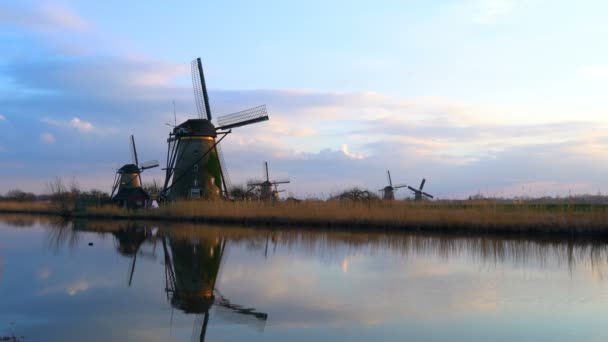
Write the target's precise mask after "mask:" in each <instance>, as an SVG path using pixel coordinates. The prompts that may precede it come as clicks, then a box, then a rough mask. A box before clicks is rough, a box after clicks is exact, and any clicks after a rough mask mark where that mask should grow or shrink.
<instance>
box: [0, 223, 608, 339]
mask: <svg viewBox="0 0 608 342" xmlns="http://www.w3.org/2000/svg"><path fill="white" fill-rule="evenodd" d="M0 220H1V218H0ZM5 222H7V223H5V224H0V272H2V273H4V274H2V275H1V276H0V291H2V293H5V292H4V291H7V292H6V293H13V294H14V296H11V298H8V301H7V302H5V303H6V304H5V306H4V307H1V306H0V322H1V321H3V320H5V321H8V320H9V319H11V320H14V321H17V322H18V323H19V325H20V326H24V328H23V330H22V331H16V333H17V334H19V335H25V336H26V337H27V338H28V340H37V339H36V337H40V336H45V339H46V340H61V338H62V337H63V340H65V335H61V334H60V333H59V332H55V330H53V327H54V326H56V325H57V326H61V324H62V322H63V323H65V325H68V324H72V323H69V322H71V321H72V320H74V319H75V317H77V316H82V317H83V318H86V320H85V321H86V322H89V323H87V329H84V328H82V329H83V331H82V332H81V333H82V334H83V335H82V336H84V335H85V334H87V335H92V336H91V337H87V339H88V340H91V341H95V340H99V341H103V340H124V341H140V340H146V341H147V340H151V341H166V340H174V341H183V340H188V339H190V337H192V339H191V340H200V341H203V340H205V338H206V337H208V338H209V339H210V340H214V339H223V340H242V339H245V338H247V339H252V340H274V341H281V340H286V339H289V340H298V339H299V340H311V339H321V340H328V339H330V340H331V339H348V340H361V341H363V340H369V339H371V338H374V336H382V339H383V340H403V339H406V338H409V339H411V340H431V341H433V340H446V339H448V338H449V339H451V340H488V339H490V340H514V339H515V340H522V339H524V340H534V339H538V337H539V336H541V337H542V336H544V337H546V336H545V335H543V333H547V332H546V331H545V330H543V326H547V324H548V322H550V323H551V325H552V326H556V327H557V328H555V329H556V330H555V331H553V332H551V334H550V336H551V337H554V338H551V340H568V339H569V338H571V337H572V335H568V334H571V333H578V334H583V335H584V336H587V337H589V336H593V337H597V336H603V335H601V334H600V333H599V331H600V330H599V329H600V328H601V327H602V326H603V325H601V324H599V323H597V324H596V323H595V322H596V321H594V317H603V314H605V312H604V309H603V308H604V307H606V304H608V286H607V284H606V282H605V281H604V274H605V270H606V266H607V265H608V248H607V244H606V243H605V242H603V241H597V240H571V241H568V240H553V239H535V240H529V239H523V238H510V239H505V238H499V237H491V236H484V237H463V236H446V235H424V234H387V233H374V232H356V233H351V232H345V231H319V230H296V229H293V228H291V229H250V228H243V227H217V226H197V225H159V223H150V224H146V223H132V222H131V223H129V222H92V221H77V222H62V221H54V220H45V219H43V218H32V219H27V220H26V219H19V218H14V217H13V218H9V219H6V220H5ZM23 222H29V224H25V225H24V224H23ZM13 223H17V224H13ZM38 241H40V243H38ZM89 243H91V246H90V245H89ZM41 246H43V250H40V247H41ZM47 251H50V252H51V255H50V256H49V255H48V254H47V253H46V252H47ZM66 252H67V253H66ZM42 271H44V272H42ZM125 273H126V274H127V276H126V277H125ZM0 274H1V273H0ZM32 275H33V276H32ZM28 277H29V278H28ZM32 277H34V278H33V279H32ZM24 284H26V285H24ZM13 297H14V298H13ZM11 301H12V302H11ZM11 303H12V304H11ZM24 303H25V304H24ZM61 306H66V307H68V308H69V310H68V311H69V312H68V313H63V315H64V316H62V315H57V310H58V309H57V308H58V307H61ZM79 306H82V308H80V309H79V308H78V307H79ZM539 308H540V309H539ZM579 308H580V309H579ZM72 311H73V312H72ZM16 313H19V315H17V316H14V315H16ZM51 318H52V320H51ZM50 321H52V322H53V323H52V324H50V323H47V322H50ZM522 321H527V322H530V324H528V325H524V324H522ZM193 322H194V326H193V325H192V323H193ZM566 323H568V324H566ZM25 326H27V328H25ZM471 326H474V327H475V328H467V329H464V328H463V327H471ZM110 327H111V328H110ZM252 327H253V328H254V329H252ZM561 327H564V328H563V329H565V330H567V331H561V330H560V329H561ZM567 327H570V328H568V329H570V330H568V329H567ZM573 327H574V328H573ZM577 327H585V329H582V328H581V329H578V328H577ZM255 328H257V329H255ZM45 329H46V330H45ZM78 329H79V328H78V327H75V328H73V329H72V330H70V333H71V334H76V335H77V333H78V331H77V330H78ZM484 329H485V330H484ZM75 330H76V331H75ZM53 332H55V335H53ZM3 333H4V332H3V331H2V327H0V336H2V335H3ZM585 334H587V335H585ZM185 335H188V336H187V337H186V336H185ZM190 335H192V336H190ZM452 337H453V338H452ZM497 337H501V338H497ZM68 339H69V338H68ZM72 339H74V338H72ZM581 339H582V340H584V339H585V338H581Z"/></svg>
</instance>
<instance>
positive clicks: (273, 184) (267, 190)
mask: <svg viewBox="0 0 608 342" xmlns="http://www.w3.org/2000/svg"><path fill="white" fill-rule="evenodd" d="M264 175H265V176H266V180H265V181H262V182H258V181H256V182H250V183H247V186H248V187H250V188H255V187H260V199H261V200H263V201H270V200H277V199H279V193H280V192H283V191H285V190H279V184H287V183H289V179H281V180H275V181H270V176H269V175H268V162H264Z"/></svg>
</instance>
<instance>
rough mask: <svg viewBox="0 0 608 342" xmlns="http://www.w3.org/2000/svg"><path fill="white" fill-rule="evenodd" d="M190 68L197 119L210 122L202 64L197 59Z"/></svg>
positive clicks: (209, 109) (209, 108)
mask: <svg viewBox="0 0 608 342" xmlns="http://www.w3.org/2000/svg"><path fill="white" fill-rule="evenodd" d="M190 66H191V69H192V88H193V90H194V101H195V103H196V111H197V113H198V118H199V119H207V120H209V121H211V107H210V106H209V95H208V94H207V85H206V84H205V73H204V72H203V63H202V62H201V59H200V58H197V59H195V60H193V61H192V62H191V63H190Z"/></svg>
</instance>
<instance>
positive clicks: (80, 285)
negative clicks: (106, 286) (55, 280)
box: [66, 280, 89, 296]
mask: <svg viewBox="0 0 608 342" xmlns="http://www.w3.org/2000/svg"><path fill="white" fill-rule="evenodd" d="M88 289H89V283H88V282H87V281H84V280H81V281H78V282H75V283H73V284H70V285H69V286H68V288H67V289H66V292H67V293H68V294H69V295H70V296H75V295H76V294H78V292H84V291H87V290H88Z"/></svg>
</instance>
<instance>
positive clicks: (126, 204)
mask: <svg viewBox="0 0 608 342" xmlns="http://www.w3.org/2000/svg"><path fill="white" fill-rule="evenodd" d="M129 142H130V148H131V158H132V163H131V164H125V165H124V166H122V167H121V168H120V169H118V171H116V177H115V178H114V185H113V186H112V194H111V197H112V202H114V203H115V204H117V205H118V206H119V207H123V208H131V209H134V208H142V207H146V206H147V205H148V203H149V201H150V195H149V194H148V193H147V192H146V191H145V190H144V189H143V188H142V186H141V173H142V172H143V171H144V170H146V169H151V168H154V167H157V166H158V161H156V160H152V161H149V162H146V163H143V164H142V165H141V166H140V165H139V161H138V160H137V149H136V147H135V138H134V137H133V135H131V137H130V141H129Z"/></svg>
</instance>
